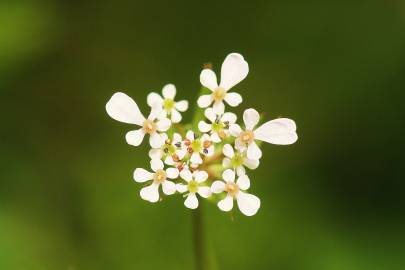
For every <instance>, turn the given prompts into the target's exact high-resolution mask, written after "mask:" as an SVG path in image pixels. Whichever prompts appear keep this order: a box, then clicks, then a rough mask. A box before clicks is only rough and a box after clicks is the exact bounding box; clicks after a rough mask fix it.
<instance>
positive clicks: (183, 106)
mask: <svg viewBox="0 0 405 270" xmlns="http://www.w3.org/2000/svg"><path fill="white" fill-rule="evenodd" d="M174 107H175V108H176V110H178V111H180V112H185V111H187V109H188V101H187V100H181V101H177V102H176V105H174Z"/></svg>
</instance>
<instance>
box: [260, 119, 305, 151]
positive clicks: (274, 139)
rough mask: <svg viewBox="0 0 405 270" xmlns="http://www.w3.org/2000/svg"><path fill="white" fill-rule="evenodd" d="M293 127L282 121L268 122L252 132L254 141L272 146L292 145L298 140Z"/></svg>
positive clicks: (290, 123)
mask: <svg viewBox="0 0 405 270" xmlns="http://www.w3.org/2000/svg"><path fill="white" fill-rule="evenodd" d="M291 121H292V120H291ZM294 127H295V124H292V122H288V121H285V120H283V119H281V120H280V119H275V120H272V121H268V122H266V123H264V124H263V125H261V126H260V127H258V128H257V129H256V130H255V131H254V135H255V139H258V140H261V141H265V142H268V143H272V144H280V145H287V144H292V143H295V142H296V141H297V139H298V136H297V133H296V132H295V129H294Z"/></svg>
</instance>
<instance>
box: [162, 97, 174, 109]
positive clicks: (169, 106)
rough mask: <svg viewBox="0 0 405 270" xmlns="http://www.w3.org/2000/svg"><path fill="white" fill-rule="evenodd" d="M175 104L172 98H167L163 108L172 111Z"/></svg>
mask: <svg viewBox="0 0 405 270" xmlns="http://www.w3.org/2000/svg"><path fill="white" fill-rule="evenodd" d="M174 105H175V103H174V100H173V99H171V98H167V99H165V100H164V101H163V108H164V109H165V110H166V111H168V112H170V111H171V110H172V109H173V108H174Z"/></svg>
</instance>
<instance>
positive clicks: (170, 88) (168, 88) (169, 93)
mask: <svg viewBox="0 0 405 270" xmlns="http://www.w3.org/2000/svg"><path fill="white" fill-rule="evenodd" d="M162 94H163V97H164V98H170V99H174V97H175V96H176V87H175V86H174V85H173V84H171V83H169V84H166V85H165V86H163V89H162Z"/></svg>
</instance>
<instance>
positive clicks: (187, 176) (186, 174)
mask: <svg viewBox="0 0 405 270" xmlns="http://www.w3.org/2000/svg"><path fill="white" fill-rule="evenodd" d="M180 177H181V178H183V179H184V180H186V181H187V182H190V181H191V180H193V174H192V173H191V172H190V171H189V170H186V169H184V170H182V171H181V172H180Z"/></svg>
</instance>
